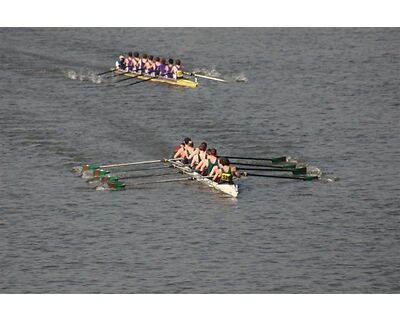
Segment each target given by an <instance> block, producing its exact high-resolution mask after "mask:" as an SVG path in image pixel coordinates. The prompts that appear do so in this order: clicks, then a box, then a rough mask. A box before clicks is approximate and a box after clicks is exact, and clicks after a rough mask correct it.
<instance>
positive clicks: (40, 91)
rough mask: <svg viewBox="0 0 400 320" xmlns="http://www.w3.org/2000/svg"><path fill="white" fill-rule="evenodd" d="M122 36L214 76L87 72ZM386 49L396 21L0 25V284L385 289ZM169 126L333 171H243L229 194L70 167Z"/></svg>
mask: <svg viewBox="0 0 400 320" xmlns="http://www.w3.org/2000/svg"><path fill="white" fill-rule="evenodd" d="M130 50H137V51H140V52H143V51H146V52H149V53H153V54H157V55H158V54H161V55H165V56H167V57H174V58H180V59H181V60H182V61H183V64H184V66H185V68H186V70H195V71H197V72H199V73H203V74H207V75H212V76H216V77H221V78H224V79H226V80H228V83H220V82H215V81H210V80H205V79H200V78H199V79H198V81H199V86H198V88H197V89H185V88H176V87H173V86H169V85H165V84H156V83H150V82H145V83H142V84H138V85H135V86H128V87H126V85H125V84H127V82H122V83H118V84H116V83H115V79H114V78H111V79H105V78H104V77H102V78H99V77H97V76H95V74H96V73H98V72H101V71H105V70H107V69H108V68H110V67H112V66H113V64H114V61H115V59H116V57H117V56H118V55H119V54H121V53H126V52H127V51H130ZM399 58H400V30H399V29H279V28H272V29H270V28H267V29H264V28H256V29H244V28H234V29H232V28H222V29H211V28H210V29H208V28H187V29H179V28H176V29H175V28H171V29H158V28H148V29H139V28H132V29H110V28H101V29H97V28H92V29H80V28H76V29H74V28H70V29H25V28H19V29H6V28H3V29H0V65H1V73H0V144H1V150H2V152H1V153H0V163H1V164H2V166H1V169H0V179H1V184H0V197H1V202H0V212H1V215H0V291H1V292H2V293H399V292H400V285H399V284H400V255H399V249H400V233H399V226H400V211H399V207H400V200H399V199H400V186H399V182H398V181H399V180H398V179H399V174H400V171H399V169H398V166H397V165H398V162H399V160H400V140H399V137H400V125H399V121H400V111H399V106H400V102H399V100H400V94H399V87H400V72H399V70H400V69H399V61H400V59H399ZM185 136H190V137H192V139H193V140H194V142H195V144H196V145H197V144H199V143H200V142H201V141H203V140H205V141H207V142H208V144H209V146H210V147H211V146H214V147H216V148H217V149H218V151H219V153H220V154H227V155H242V156H258V157H269V156H281V155H288V156H291V157H292V158H296V159H300V160H301V161H304V162H306V163H307V164H308V165H310V166H313V167H315V168H319V169H320V170H322V172H323V173H325V174H327V175H330V176H334V177H336V178H337V180H336V181H331V182H328V181H315V182H303V181H296V180H279V179H268V178H255V177H253V178H251V177H247V178H242V179H240V180H239V182H238V183H239V187H240V194H239V197H238V198H237V199H230V198H226V197H224V196H223V195H221V194H220V193H218V192H214V191H212V190H210V189H209V188H207V187H205V186H202V185H199V184H197V183H195V182H192V181H184V182H175V183H165V184H149V185H143V186H137V187H134V188H131V189H129V190H126V191H121V192H107V191H103V192H100V191H95V190H94V189H93V188H92V187H91V186H90V185H89V184H87V183H86V182H85V181H83V180H82V179H80V178H79V177H77V176H76V175H75V174H73V173H72V172H71V170H72V169H73V167H74V166H78V165H82V164H84V163H95V164H108V163H121V162H131V161H140V160H151V159H161V158H166V157H169V156H170V154H171V152H172V150H173V149H174V148H175V147H176V146H177V145H178V144H179V143H180V142H181V140H182V139H183V138H184V137H185ZM162 173H165V171H162V170H161V173H160V176H157V177H156V178H155V179H160V178H164V175H161V174H162ZM168 177H171V175H169V176H168ZM172 177H180V176H178V175H176V174H173V175H172ZM138 179H139V178H138ZM140 179H141V178H140ZM133 180H134V179H132V180H130V181H129V183H132V182H133Z"/></svg>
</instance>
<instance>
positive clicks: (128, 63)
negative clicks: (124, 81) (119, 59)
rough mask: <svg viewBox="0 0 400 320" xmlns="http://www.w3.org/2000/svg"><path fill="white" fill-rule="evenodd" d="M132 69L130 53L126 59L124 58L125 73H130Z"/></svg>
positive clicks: (131, 55) (130, 52)
mask: <svg viewBox="0 0 400 320" xmlns="http://www.w3.org/2000/svg"><path fill="white" fill-rule="evenodd" d="M132 68H133V54H132V51H129V52H128V57H126V58H125V71H126V72H131V71H132Z"/></svg>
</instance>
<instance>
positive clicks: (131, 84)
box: [126, 77, 157, 87]
mask: <svg viewBox="0 0 400 320" xmlns="http://www.w3.org/2000/svg"><path fill="white" fill-rule="evenodd" d="M154 78H157V77H151V78H148V79H144V80H140V81H137V82H134V83H130V84H128V85H126V87H128V86H133V85H135V84H138V83H142V82H146V81H149V80H151V79H154Z"/></svg>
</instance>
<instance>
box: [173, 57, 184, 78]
mask: <svg viewBox="0 0 400 320" xmlns="http://www.w3.org/2000/svg"><path fill="white" fill-rule="evenodd" d="M172 77H173V78H174V79H175V80H176V79H182V78H183V68H182V65H181V60H179V59H176V60H175V65H174V66H173V67H172Z"/></svg>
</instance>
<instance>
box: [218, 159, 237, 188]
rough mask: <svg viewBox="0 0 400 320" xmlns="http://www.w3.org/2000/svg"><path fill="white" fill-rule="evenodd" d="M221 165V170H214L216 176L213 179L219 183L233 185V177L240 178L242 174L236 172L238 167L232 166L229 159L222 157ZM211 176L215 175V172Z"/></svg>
mask: <svg viewBox="0 0 400 320" xmlns="http://www.w3.org/2000/svg"><path fill="white" fill-rule="evenodd" d="M219 164H220V168H219V169H215V168H214V169H215V174H214V177H213V179H212V180H213V181H215V182H217V183H233V176H236V177H238V178H240V173H239V172H238V171H237V170H236V167H233V166H231V165H230V163H229V159H228V158H225V157H221V158H220V159H219ZM214 169H213V170H214ZM211 175H213V172H211Z"/></svg>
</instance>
